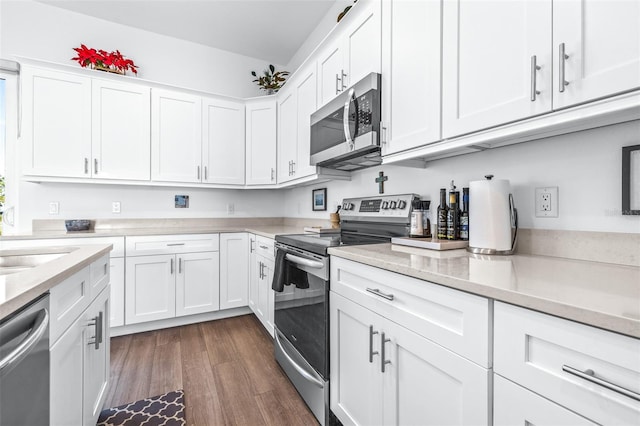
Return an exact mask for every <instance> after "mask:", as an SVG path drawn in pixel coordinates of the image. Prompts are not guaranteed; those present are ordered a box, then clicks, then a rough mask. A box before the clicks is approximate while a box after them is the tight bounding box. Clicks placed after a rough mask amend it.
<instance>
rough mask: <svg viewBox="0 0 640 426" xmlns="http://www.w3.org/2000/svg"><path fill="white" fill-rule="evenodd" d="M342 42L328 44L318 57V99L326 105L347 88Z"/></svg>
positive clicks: (321, 103)
mask: <svg viewBox="0 0 640 426" xmlns="http://www.w3.org/2000/svg"><path fill="white" fill-rule="evenodd" d="M341 44H342V40H336V41H334V42H332V43H330V44H327V45H326V46H325V47H324V49H323V50H322V51H321V52H320V54H319V55H318V60H317V64H318V97H319V101H320V104H319V105H318V106H321V105H324V104H326V103H327V102H329V101H330V100H331V99H333V98H335V97H336V95H337V94H338V93H340V92H341V91H342V90H343V89H344V88H345V87H347V86H345V85H343V83H342V78H343V77H342V76H343V74H344V66H343V65H342V56H343V54H342V46H341Z"/></svg>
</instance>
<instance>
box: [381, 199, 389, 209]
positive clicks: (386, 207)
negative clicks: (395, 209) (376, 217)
mask: <svg viewBox="0 0 640 426" xmlns="http://www.w3.org/2000/svg"><path fill="white" fill-rule="evenodd" d="M388 208H389V202H388V201H383V202H382V210H386V209H388Z"/></svg>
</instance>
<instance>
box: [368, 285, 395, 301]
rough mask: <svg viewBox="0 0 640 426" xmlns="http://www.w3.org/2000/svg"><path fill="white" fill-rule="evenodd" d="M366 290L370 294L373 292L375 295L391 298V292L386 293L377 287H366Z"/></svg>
mask: <svg viewBox="0 0 640 426" xmlns="http://www.w3.org/2000/svg"><path fill="white" fill-rule="evenodd" d="M367 291H368V292H369V293H371V294H375V295H376V296H380V297H382V298H384V299H387V300H393V294H386V293H383V292H381V291H380V289H379V288H369V287H367Z"/></svg>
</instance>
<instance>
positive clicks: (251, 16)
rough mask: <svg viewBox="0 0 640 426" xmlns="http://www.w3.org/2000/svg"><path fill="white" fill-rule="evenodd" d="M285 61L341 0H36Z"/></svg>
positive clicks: (225, 48)
mask: <svg viewBox="0 0 640 426" xmlns="http://www.w3.org/2000/svg"><path fill="white" fill-rule="evenodd" d="M37 1H39V2H41V3H46V4H50V5H53V6H57V7H60V8H63V9H67V10H71V11H74V12H78V13H82V14H85V15H90V16H94V17H96V18H101V19H104V20H107V21H111V22H116V23H119V24H123V25H127V26H130V27H135V28H140V29H143V30H147V31H151V32H154V33H158V34H163V35H167V36H170V37H175V38H178V39H182V40H188V41H192V42H195V43H200V44H204V45H206V46H211V47H215V48H218V49H223V50H227V51H230V52H234V53H238V54H241V55H245V56H250V57H254V58H258V59H263V60H267V61H270V62H272V63H275V64H280V65H286V64H287V63H289V60H290V59H291V58H292V56H293V55H294V54H295V52H296V51H297V50H298V48H299V47H300V46H301V45H302V43H303V42H304V41H305V40H306V39H307V37H308V36H309V34H310V33H311V32H312V31H313V30H314V29H315V28H316V26H317V25H318V23H319V22H320V21H321V19H322V17H323V16H324V15H325V14H326V13H327V12H328V11H329V9H330V8H331V7H332V6H333V5H334V4H335V2H336V0H128V1H124V0H37Z"/></svg>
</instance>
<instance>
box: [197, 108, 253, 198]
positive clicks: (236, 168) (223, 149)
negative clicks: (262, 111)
mask: <svg viewBox="0 0 640 426" xmlns="http://www.w3.org/2000/svg"><path fill="white" fill-rule="evenodd" d="M202 108H203V117H202V125H203V129H202V133H203V141H202V168H203V170H202V175H201V178H202V181H203V182H208V183H221V184H238V185H243V184H244V164H245V158H244V149H245V146H244V145H245V139H244V130H245V122H244V103H241V102H234V101H223V100H220V99H204V100H203V106H202Z"/></svg>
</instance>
